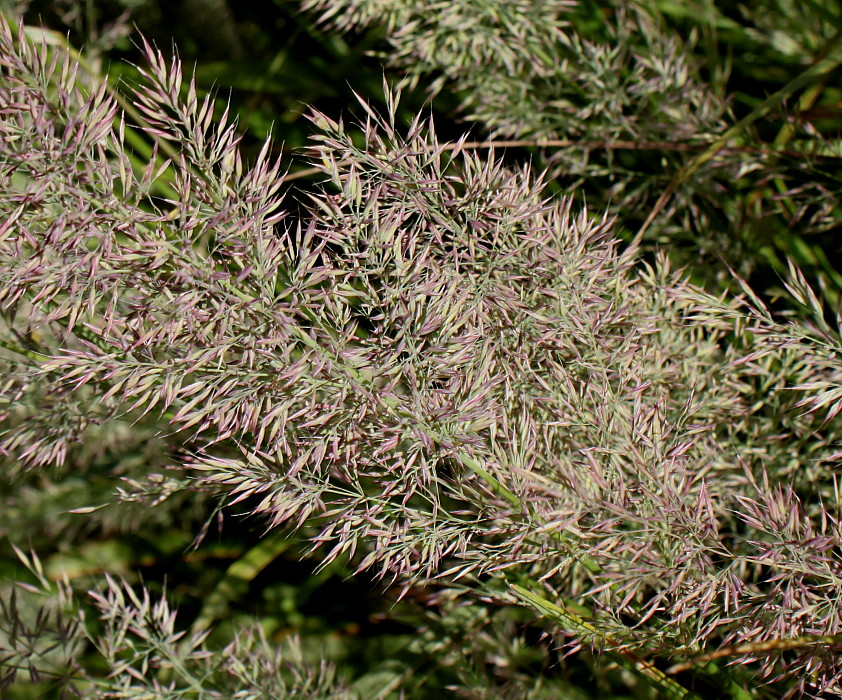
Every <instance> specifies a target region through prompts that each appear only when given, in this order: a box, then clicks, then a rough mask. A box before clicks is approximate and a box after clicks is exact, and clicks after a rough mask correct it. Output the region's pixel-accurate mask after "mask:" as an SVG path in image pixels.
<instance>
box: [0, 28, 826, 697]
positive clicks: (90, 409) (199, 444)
mask: <svg viewBox="0 0 842 700" xmlns="http://www.w3.org/2000/svg"><path fill="white" fill-rule="evenodd" d="M527 38H528V37H527ZM529 45H530V46H532V44H529ZM532 48H533V49H534V48H535V47H534V46H533V47H532ZM143 49H144V55H145V60H146V65H145V66H144V67H143V68H142V70H141V75H142V77H143V82H142V83H141V84H140V85H138V86H136V87H135V88H134V89H133V91H132V93H131V99H132V101H133V104H134V106H135V107H136V108H137V109H138V110H139V111H140V113H141V114H142V117H143V124H142V126H144V128H145V129H146V133H147V134H148V135H149V136H150V137H152V138H154V139H156V142H158V143H160V144H161V145H160V151H156V152H155V153H153V154H152V157H151V159H150V161H149V162H148V163H142V164H138V163H137V162H135V161H133V160H132V157H131V156H130V154H129V149H127V148H126V133H127V130H131V129H132V128H133V127H131V125H127V124H125V122H124V120H123V119H122V118H121V117H120V114H119V112H120V111H119V109H118V107H117V105H116V103H115V99H114V98H113V97H112V96H111V95H109V92H108V90H107V89H106V87H105V83H103V84H102V85H101V86H93V87H90V88H89V87H86V86H84V85H81V84H79V83H77V82H75V78H74V68H73V63H72V61H70V59H69V58H68V57H66V56H62V53H61V51H57V50H54V49H52V48H51V47H50V46H49V45H48V44H47V43H46V42H43V43H41V44H40V45H39V44H38V43H37V42H33V41H31V40H30V39H28V38H27V37H26V34H25V31H24V28H23V27H22V26H21V27H18V28H17V29H16V30H15V29H14V28H13V27H11V26H10V25H8V24H6V23H2V24H0V59H2V66H3V74H2V82H0V113H1V114H2V115H3V122H2V127H0V128H2V132H0V138H2V142H0V206H2V207H3V213H4V221H3V223H2V225H1V226H2V230H0V305H2V310H3V319H4V322H5V325H4V326H3V328H2V334H3V336H2V343H0V346H2V348H3V362H4V363H5V367H4V368H5V369H6V375H5V376H6V379H5V380H4V383H3V385H2V394H0V396H2V405H3V413H2V415H0V419H2V423H1V424H0V425H2V431H3V432H2V435H1V436H0V439H2V442H0V448H2V450H3V453H4V454H5V455H6V456H7V457H8V464H9V465H10V469H30V470H31V469H38V468H44V467H48V466H56V467H60V468H62V467H66V465H67V464H68V462H70V463H72V462H73V460H74V459H76V458H77V457H78V454H77V453H79V452H80V451H84V449H85V446H86V444H89V443H90V442H91V441H92V440H96V439H97V438H98V436H99V435H100V434H101V430H103V429H107V430H112V431H116V430H118V429H125V427H126V426H127V425H136V426H137V429H138V430H149V431H151V432H153V433H154V432H157V433H158V434H159V437H160V439H162V440H163V441H164V442H165V444H166V447H167V454H168V456H169V459H170V461H171V462H172V464H171V465H170V466H172V467H173V468H174V470H175V473H176V477H175V478H172V479H167V478H164V477H162V476H161V475H160V474H158V473H157V472H152V471H151V470H150V471H149V472H147V473H145V474H144V473H141V474H139V475H136V476H137V478H138V479H140V481H135V482H134V483H136V485H137V493H135V494H132V493H127V492H124V493H123V494H122V498H123V499H124V500H131V499H132V498H147V499H149V500H150V502H152V503H153V504H154V503H157V502H161V501H163V500H166V499H167V498H169V497H170V495H171V494H172V492H173V491H176V490H182V491H183V490H189V489H196V490H202V491H211V492H213V493H215V494H217V495H219V496H220V497H221V499H222V500H223V501H224V502H225V503H226V504H228V505H233V504H239V506H238V507H239V508H240V509H241V510H243V511H245V512H247V513H250V514H253V515H257V516H260V517H262V518H263V519H264V522H266V523H267V524H268V526H269V527H282V526H283V527H289V528H291V529H296V528H298V529H301V530H302V531H305V532H306V533H307V534H308V535H311V536H312V537H311V541H312V544H313V546H314V547H315V548H316V549H317V550H318V551H317V555H318V556H319V557H321V559H322V561H323V562H324V563H325V564H327V563H329V562H331V561H333V560H336V559H337V558H339V557H340V555H342V556H344V557H348V559H349V560H350V561H352V562H353V565H354V567H356V569H357V571H358V572H361V571H363V570H373V571H375V572H377V574H378V575H379V576H381V577H383V578H387V579H389V580H394V581H395V582H396V583H397V584H398V586H399V587H400V589H401V591H402V593H403V594H406V593H408V592H410V591H411V590H413V589H414V588H415V587H418V586H422V585H431V586H434V587H435V588H436V589H437V591H438V596H439V599H440V600H446V599H447V598H448V596H451V597H452V598H453V597H458V596H459V595H461V594H462V593H463V592H464V588H467V589H468V590H469V591H470V592H472V593H473V594H474V596H475V597H474V598H472V601H473V602H472V604H473V605H476V606H487V607H489V608H491V609H493V608H494V607H495V606H512V605H515V604H516V605H528V606H530V607H531V609H532V610H534V611H535V612H537V613H538V615H539V616H540V621H539V624H541V625H543V626H544V627H545V628H546V629H548V630H551V631H553V632H557V633H558V634H559V635H560V636H564V635H569V636H571V637H572V641H569V644H570V646H571V648H572V649H574V650H575V649H582V650H588V649H592V650H598V651H602V652H605V653H607V654H609V655H611V656H612V658H613V659H614V660H615V661H616V662H617V664H619V666H620V667H621V668H623V669H625V671H628V672H629V673H630V674H631V676H629V677H634V678H637V679H638V680H637V681H634V682H636V683H643V684H646V685H648V686H650V687H651V688H653V689H655V690H656V691H658V692H660V693H662V694H663V695H665V696H667V697H691V693H690V690H689V689H688V688H687V687H685V685H684V683H685V681H686V680H687V679H688V678H689V680H690V681H692V682H694V679H695V678H697V677H701V676H707V677H708V681H707V682H709V683H713V684H714V686H715V687H717V688H719V689H721V690H722V691H723V692H728V693H730V694H731V695H732V696H733V697H737V698H740V697H746V690H745V688H746V687H751V685H752V684H756V683H759V682H761V681H762V682H769V683H776V684H778V685H777V686H776V687H777V688H778V689H779V690H780V694H781V695H783V694H789V695H791V696H794V695H796V694H798V693H801V692H810V693H813V694H814V695H817V696H818V695H821V694H822V693H836V694H837V695H838V694H839V692H840V690H839V686H838V678H839V674H840V668H839V660H838V658H837V656H836V654H835V653H834V650H835V648H836V646H837V645H838V643H839V641H840V639H842V637H839V635H840V634H842V632H840V630H839V624H840V622H839V614H840V609H839V601H838V598H837V596H836V593H835V592H836V591H837V590H838V587H839V583H840V575H841V574H842V572H840V561H839V557H838V552H839V549H838V548H839V546H840V544H842V541H840V538H842V532H840V529H839V524H838V520H837V519H836V507H837V503H838V499H837V498H836V490H835V481H834V472H833V469H832V465H833V463H834V462H835V461H836V460H837V459H838V454H837V452H836V449H837V448H836V447H835V445H836V444H837V443H838V441H839V439H840V438H841V437H842V435H840V422H839V419H838V417H837V413H838V408H837V402H838V396H837V394H838V391H837V389H836V384H837V382H836V379H837V378H838V376H839V367H838V360H837V359H836V353H837V351H838V347H839V337H838V332H837V331H836V330H834V329H832V328H831V327H830V326H829V325H828V324H827V323H826V322H825V321H824V317H823V316H822V315H821V313H820V312H821V308H820V305H819V304H818V302H813V299H814V297H815V295H814V294H813V292H812V291H811V290H810V288H809V287H808V285H807V284H806V281H805V280H804V279H803V277H799V276H798V274H797V273H796V272H795V271H793V281H792V283H791V285H790V287H791V289H790V291H791V293H792V295H793V296H794V298H795V300H796V301H798V302H800V303H802V304H806V305H808V306H811V308H813V309H814V311H815V316H816V321H815V324H814V326H813V327H808V326H806V325H803V324H799V323H795V322H794V323H793V324H791V325H789V326H787V325H785V324H781V323H780V322H779V321H776V320H775V318H773V317H772V315H771V314H770V313H769V312H768V311H766V309H765V307H762V306H761V305H760V302H759V300H758V299H757V298H756V297H753V296H752V295H751V293H750V290H749V289H748V288H747V287H746V289H745V291H744V293H743V296H742V297H739V298H730V297H725V296H715V295H711V294H709V293H706V292H704V291H702V290H700V289H698V288H697V287H694V286H693V285H691V284H689V283H688V282H687V281H686V280H685V279H684V278H683V276H682V274H680V273H677V272H675V271H673V270H672V269H671V265H670V263H669V260H668V258H667V257H666V256H664V255H659V256H657V257H656V258H654V259H653V260H652V261H651V262H650V263H648V264H647V263H645V262H643V261H642V260H640V259H639V258H636V257H635V256H634V255H633V254H629V253H624V252H623V251H621V249H620V244H619V242H618V240H617V238H616V235H615V229H614V222H613V220H612V219H610V218H609V217H607V216H604V215H599V214H597V215H594V214H593V213H592V212H589V211H588V210H587V209H578V208H576V207H575V206H574V205H573V203H572V201H571V200H570V199H565V198H562V199H558V198H554V197H551V196H549V194H548V193H547V191H546V186H545V184H544V183H543V181H542V178H541V176H540V175H536V174H535V173H533V172H532V171H531V169H530V168H528V167H522V168H519V169H513V168H510V167H506V166H504V165H503V163H502V162H501V161H499V160H497V159H496V157H495V154H494V153H493V152H492V153H491V154H490V155H489V157H487V158H480V157H479V156H478V155H477V154H476V153H474V152H473V151H471V150H470V149H467V148H466V147H465V140H464V139H463V140H461V141H459V142H456V143H452V144H451V143H442V142H440V141H439V140H438V139H437V137H436V135H435V128H434V125H433V123H432V120H425V119H423V118H422V117H421V116H418V117H417V118H416V119H415V120H414V121H413V122H412V123H411V124H409V126H408V127H407V128H402V127H401V126H400V125H399V124H398V123H397V121H398V120H397V117H396V114H397V108H398V103H399V92H398V91H393V90H390V89H389V88H388V87H386V91H385V92H386V100H387V104H388V107H387V110H386V114H385V115H381V114H378V113H377V112H376V111H375V110H373V109H372V108H371V107H370V106H369V105H368V104H367V103H366V102H365V101H364V100H360V106H361V109H362V110H363V111H364V113H365V118H364V120H363V122H362V123H361V124H360V133H361V137H360V138H355V136H354V133H353V131H352V130H351V129H350V128H348V127H346V126H345V124H344V122H342V121H340V120H334V119H332V118H331V117H329V116H328V115H325V114H321V113H319V112H314V113H313V115H312V121H313V124H314V128H315V135H314V144H313V146H312V147H311V149H310V151H309V158H310V159H311V160H312V161H313V163H314V165H315V166H316V167H318V168H319V169H320V172H321V173H322V176H323V181H322V185H321V188H320V189H318V190H317V191H315V192H311V193H309V201H307V202H306V206H305V208H304V209H303V211H301V212H300V213H299V214H298V215H296V216H293V215H291V214H289V213H288V212H287V211H286V210H285V208H284V203H283V196H282V189H283V186H284V175H283V173H282V172H281V170H280V166H279V165H278V163H277V162H275V161H273V160H272V159H271V158H270V155H269V153H270V144H269V143H268V142H267V144H266V145H265V147H264V148H263V150H262V151H261V152H260V155H259V156H258V157H257V159H256V160H255V162H254V163H253V164H251V165H250V166H246V165H245V164H244V163H243V160H242V158H241V156H240V155H239V151H238V143H237V136H236V131H235V123H234V122H232V121H230V120H229V117H228V112H227V110H226V111H225V112H223V115H222V116H221V117H220V118H219V119H216V118H215V116H214V114H215V112H214V101H213V98H212V96H209V97H205V98H203V99H200V98H199V96H198V94H197V90H196V87H195V84H194V83H193V82H192V81H185V80H184V77H183V74H182V67H181V64H180V62H179V61H178V60H177V59H175V60H172V61H168V60H166V59H165V57H164V56H163V54H162V53H161V52H160V51H158V50H157V49H155V48H154V47H152V46H150V45H148V44H144V47H143ZM503 58H505V56H503ZM164 150H166V151H168V152H170V151H171V155H170V156H169V157H168V158H167V159H165V160H163V159H162V158H161V157H159V153H160V152H164ZM811 295H812V296H811ZM74 455H75V456H74ZM144 478H145V482H144V483H141V481H142V480H143V479H144ZM129 483H132V482H129ZM155 499H158V500H157V501H156V500H155ZM27 562H28V563H29V566H30V568H31V569H32V570H33V571H35V572H36V573H37V571H38V565H37V564H36V563H34V562H33V561H29V560H27ZM42 578H43V577H42ZM42 584H43V586H42V587H43V588H45V589H47V588H49V586H50V583H49V582H48V581H46V580H42ZM92 602H93V605H94V607H95V608H96V610H97V615H98V617H99V624H100V627H101V629H100V633H99V634H100V636H98V637H97V636H94V638H93V643H94V645H95V646H96V648H97V649H98V650H99V653H100V655H101V657H102V659H104V662H105V664H106V666H107V667H108V669H109V673H110V674H111V675H109V676H107V677H104V678H88V681H87V682H89V683H91V684H92V687H94V688H95V689H97V690H96V692H99V693H100V695H99V697H113V695H109V693H119V694H121V695H120V696H121V697H148V695H143V693H145V692H148V693H152V694H153V696H154V697H173V698H174V697H180V696H183V695H184V694H187V693H194V694H203V693H206V692H207V693H209V694H208V697H228V696H226V695H225V694H224V693H225V692H231V693H233V692H235V691H234V690H232V688H241V689H251V688H254V687H256V686H259V687H261V688H263V690H262V691H261V692H262V693H263V694H262V695H261V694H259V693H256V694H251V695H250V694H248V691H247V690H241V691H237V692H242V693H245V694H240V695H231V696H232V697H280V696H281V695H282V694H283V693H292V692H293V691H292V690H290V689H289V688H290V687H294V688H298V690H296V691H295V692H298V693H299V695H300V696H303V697H311V696H313V697H320V695H318V693H319V692H323V693H324V695H323V696H324V697H342V695H341V693H345V692H351V691H346V689H345V686H344V685H343V682H341V680H340V679H336V678H335V677H334V675H333V673H332V671H331V670H330V669H329V668H327V667H325V668H318V669H313V668H306V667H305V666H306V665H305V664H304V662H303V661H301V659H297V657H296V656H295V654H294V653H293V655H292V657H291V658H292V663H293V666H292V667H291V670H290V669H288V668H287V666H286V665H285V664H286V660H285V657H284V658H281V656H279V655H278V654H277V653H276V652H275V651H274V650H273V649H272V648H271V645H270V644H269V643H268V642H266V640H265V639H263V638H262V637H260V635H259V634H258V633H255V634H254V635H251V636H249V635H245V636H241V637H237V639H236V640H235V641H234V642H232V646H230V647H228V648H226V649H225V650H223V651H222V652H221V653H216V654H214V653H212V649H211V648H210V647H209V645H208V638H207V637H206V636H205V635H204V634H203V633H199V632H197V633H196V634H195V635H194V636H192V637H188V636H185V633H184V632H182V631H179V630H178V628H177V627H176V624H175V617H174V613H173V612H172V610H171V609H170V608H169V605H168V603H167V601H166V599H165V598H162V599H161V600H159V601H158V602H153V600H152V598H151V597H150V596H149V594H148V592H146V591H144V592H141V593H137V592H135V591H134V590H133V589H132V588H131V587H127V586H126V585H123V584H119V583H116V582H115V581H113V580H108V581H107V583H106V584H105V587H104V588H103V589H100V590H98V591H94V592H93V593H92ZM79 610H82V608H78V609H77V612H76V613H75V614H76V618H77V619H79V617H80V616H81V613H80V612H79ZM481 614H482V615H487V616H488V617H487V618H483V619H490V618H491V617H492V616H493V614H494V613H492V612H488V613H485V612H483V613H481ZM478 615H480V613H478ZM477 619H479V617H477ZM464 624H465V625H466V628H467V627H469V626H470V625H474V624H477V625H478V624H479V623H478V622H476V620H468V619H467V618H465V620H464ZM495 624H497V623H495ZM504 628H505V621H503V622H502V623H500V627H499V628H498V629H504ZM80 634H84V628H80V629H79V630H76V631H74V632H72V633H70V632H68V633H67V634H65V637H66V638H67V639H76V638H78V636H79V635H80ZM469 636H470V635H467V634H466V635H465V638H464V639H463V640H462V642H460V643H461V644H462V645H463V647H461V648H463V649H469V648H471V644H475V643H478V641H477V640H476V639H475V640H471V639H468V637H469ZM478 639H479V638H478ZM453 644H456V643H455V642H454V643H453ZM513 644H514V642H513ZM448 653H449V652H448ZM512 653H513V652H512ZM730 657H735V658H736V659H737V660H739V662H740V664H741V665H738V666H736V667H727V666H726V662H727V661H728V660H729V659H730ZM150 669H153V670H154V672H151V671H150ZM284 669H286V670H284ZM670 671H672V673H671V672H670ZM80 673H81V671H80ZM682 674H683V675H682ZM673 676H675V677H673ZM231 679H233V680H232V681H231V682H232V683H233V685H226V683H227V682H228V680H231ZM465 682H466V683H467V682H468V681H467V680H465ZM630 682H632V681H630ZM272 683H274V684H275V685H272ZM278 683H280V684H281V685H278ZM264 684H265V685H264ZM284 684H286V685H284ZM289 684H292V685H289ZM206 688H207V690H206ZM179 693H181V694H182V695H179ZM273 693H274V695H273ZM306 693H312V695H307V694H306ZM330 693H336V694H334V695H331V694H330ZM279 694H280V695H279Z"/></svg>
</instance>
